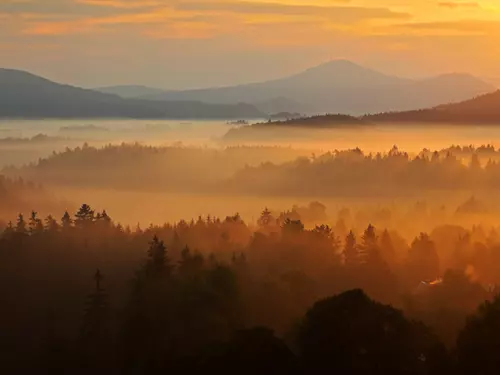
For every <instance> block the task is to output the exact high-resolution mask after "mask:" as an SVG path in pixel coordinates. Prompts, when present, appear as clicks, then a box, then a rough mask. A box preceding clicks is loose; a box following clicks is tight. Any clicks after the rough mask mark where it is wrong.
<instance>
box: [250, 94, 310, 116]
mask: <svg viewBox="0 0 500 375" xmlns="http://www.w3.org/2000/svg"><path fill="white" fill-rule="evenodd" d="M252 104H253V105H254V106H255V107H257V109H258V110H259V111H261V112H264V113H267V114H272V113H280V112H300V113H312V112H314V109H313V107H311V106H307V105H305V104H302V103H299V102H297V101H295V100H292V99H288V98H285V97H279V98H273V99H269V100H264V101H259V102H255V103H252Z"/></svg>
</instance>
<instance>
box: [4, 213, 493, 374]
mask: <svg viewBox="0 0 500 375" xmlns="http://www.w3.org/2000/svg"><path fill="white" fill-rule="evenodd" d="M323 209H324V207H322V206H321V205H320V204H318V203H316V204H311V206H310V207H308V208H307V209H305V208H302V209H301V210H300V209H292V210H291V211H286V212H274V211H273V210H271V209H268V208H263V210H262V213H261V215H260V217H259V218H258V220H257V222H256V223H255V224H252V223H246V222H245V221H244V218H242V217H241V216H240V215H239V214H238V213H236V214H232V215H229V216H227V217H225V218H219V217H213V216H206V217H198V218H194V219H193V220H188V221H184V220H181V221H177V222H175V223H173V222H172V223H164V224H160V225H150V226H149V227H141V226H140V225H137V227H133V228H130V227H128V226H123V225H121V224H120V223H118V222H115V221H114V220H113V219H112V215H111V214H110V213H108V212H106V211H96V210H94V209H93V208H92V207H91V206H90V205H88V204H83V205H81V207H80V208H79V209H78V210H76V212H74V213H70V212H68V211H66V212H60V214H59V215H58V216H47V217H41V216H40V215H39V214H38V213H37V212H35V211H32V212H30V213H29V214H26V215H23V214H19V215H18V216H17V217H13V218H12V221H10V222H8V223H7V225H6V227H5V229H4V230H3V234H2V235H1V238H0V290H1V291H0V295H1V296H2V302H3V308H2V312H1V317H2V319H0V331H1V332H2V335H1V337H0V348H1V350H0V353H1V354H0V355H1V356H2V358H0V363H2V366H4V367H5V368H6V369H9V370H10V371H9V372H10V373H44V374H69V373H71V374H101V373H102V374H161V373H169V372H170V373H175V374H194V373H199V372H200V371H214V372H215V371H216V372H218V373H222V374H226V373H227V374H234V373H239V374H257V373H261V374H275V373H282V374H317V373H325V372H328V373H339V374H352V373H357V374H472V373H477V374H496V373H498V371H499V370H500V367H499V366H500V364H499V362H498V359H497V358H498V357H497V347H498V340H499V336H498V334H497V331H496V329H497V327H498V325H499V324H500V298H498V297H496V295H497V294H496V293H497V291H498V289H497V285H498V284H499V283H500V276H499V275H500V273H499V272H498V271H499V270H498V264H499V260H500V259H499V257H500V235H499V233H498V232H497V231H496V230H495V229H493V228H492V229H491V230H489V231H488V230H487V229H486V228H483V227H481V226H474V227H472V228H470V229H465V228H460V229H461V230H460V231H457V228H456V227H453V226H441V227H437V228H435V229H434V230H433V231H432V232H430V233H425V232H422V233H420V234H419V235H418V236H416V237H415V238H413V239H411V240H410V241H408V242H407V241H406V240H405V239H403V238H402V237H401V236H400V235H399V234H398V233H397V232H394V231H388V230H386V229H385V228H376V227H374V226H373V225H368V226H367V227H366V228H360V229H353V230H351V228H350V227H349V226H348V224H349V220H348V216H349V214H348V212H346V211H343V212H341V213H340V214H339V217H338V222H337V224H336V225H335V227H330V226H329V225H326V224H318V225H314V226H311V227H309V226H306V225H304V222H303V221H302V220H304V221H306V220H307V215H310V216H311V215H312V216H314V217H315V219H316V220H321V212H322V211H323Z"/></svg>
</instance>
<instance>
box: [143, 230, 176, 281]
mask: <svg viewBox="0 0 500 375" xmlns="http://www.w3.org/2000/svg"><path fill="white" fill-rule="evenodd" d="M148 257H149V259H148V263H147V267H146V272H147V274H148V275H150V276H152V277H155V278H162V277H168V276H170V273H171V267H170V261H169V259H168V256H167V248H166V247H165V244H164V242H163V241H161V240H160V239H159V238H158V236H156V235H155V236H154V237H153V240H152V241H151V242H150V243H149V249H148Z"/></svg>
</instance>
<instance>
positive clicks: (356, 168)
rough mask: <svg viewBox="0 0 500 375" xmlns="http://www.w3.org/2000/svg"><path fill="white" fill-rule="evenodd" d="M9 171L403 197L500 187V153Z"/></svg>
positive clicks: (338, 154) (214, 153) (83, 153)
mask: <svg viewBox="0 0 500 375" xmlns="http://www.w3.org/2000/svg"><path fill="white" fill-rule="evenodd" d="M4 172H5V173H6V175H8V176H11V177H23V178H26V179H30V180H34V181H38V182H42V183H50V184H57V185H67V186H78V187H107V188H109V187H113V188H118V189H122V190H123V189H139V190H143V189H157V190H163V191H165V190H169V191H174V192H186V191H189V192H193V193H225V194H226V193H231V194H246V195H264V194H266V195H276V194H279V195H294V196H297V195H307V196H310V197H312V196H344V195H356V196H359V195H366V194H369V195H371V196H398V195H402V194H403V195H404V194H411V193H422V192H427V191H434V190H445V191H449V190H457V189H458V190H469V191H470V190H472V189H498V188H500V164H499V158H498V151H497V150H496V149H495V148H494V147H493V146H491V145H483V146H481V147H477V148H476V147H474V146H464V147H460V146H451V147H449V148H447V149H443V150H436V151H432V150H428V149H424V150H422V151H421V152H420V153H418V154H417V155H414V156H412V155H410V154H408V153H407V152H404V151H402V150H399V149H398V148H397V147H393V148H392V149H391V150H389V151H388V152H387V153H374V154H373V153H370V154H367V153H364V152H363V151H362V150H360V149H352V150H335V151H331V152H326V153H324V152H323V153H318V154H313V155H312V156H311V155H310V154H309V153H308V152H307V151H304V150H292V149H286V148H284V149H281V148H278V147H274V148H273V147H268V148H266V147H243V148H240V147H230V148H226V149H223V150H215V149H202V148H199V149H197V148H189V147H152V146H142V145H139V144H122V145H108V146H105V147H102V148H94V147H90V146H88V145H84V146H83V147H77V148H75V149H67V150H66V151H64V152H61V153H54V154H53V155H52V156H49V157H48V158H45V159H40V160H39V161H38V162H37V163H33V164H32V165H29V166H25V167H22V168H6V169H5V170H4ZM368 187H369V189H368Z"/></svg>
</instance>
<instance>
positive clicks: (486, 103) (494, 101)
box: [364, 90, 500, 124]
mask: <svg viewBox="0 0 500 375" xmlns="http://www.w3.org/2000/svg"><path fill="white" fill-rule="evenodd" d="M364 119H365V120H369V121H373V122H377V123H381V122H414V123H422V122H434V123H449V124H500V90H499V91H496V92H494V93H491V94H486V95H482V96H478V97H476V98H474V99H471V100H467V101H464V102H460V103H454V104H446V105H441V106H437V107H434V108H428V109H422V110H417V111H406V112H387V113H380V114H376V115H369V116H365V117H364Z"/></svg>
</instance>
